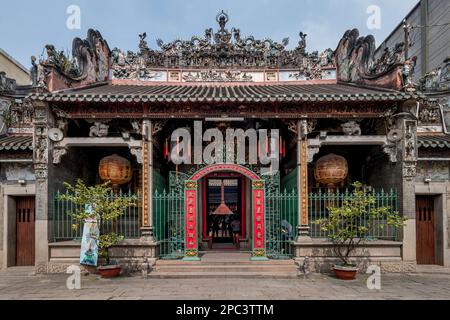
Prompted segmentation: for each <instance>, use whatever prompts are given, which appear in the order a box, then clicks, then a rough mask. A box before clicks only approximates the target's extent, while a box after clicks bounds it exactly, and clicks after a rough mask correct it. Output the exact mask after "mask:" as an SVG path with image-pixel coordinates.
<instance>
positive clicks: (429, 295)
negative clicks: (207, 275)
mask: <svg viewBox="0 0 450 320" xmlns="http://www.w3.org/2000/svg"><path fill="white" fill-rule="evenodd" d="M67 277H68V275H65V274H58V275H30V274H29V272H28V273H27V272H25V271H24V272H13V273H11V272H4V271H0V300H10V299H33V300H35V299H38V300H47V299H48V300H53V299H69V300H83V299H89V300H92V299H95V300H110V299H113V300H115V299H133V300H139V299H144V300H160V299H163V300H166V299H170V300H192V299H201V300H205V299H212V300H216V299H219V300H222V299H224V300H240V299H243V300H259V299H264V300H267V299H269V300H272V299H274V300H285V299H296V300H297V299H321V300H323V299H325V300H328V299H345V300H360V299H364V300H368V299H370V300H379V299H414V300H416V299H450V274H383V275H382V278H381V290H369V289H368V288H367V286H366V280H367V277H368V276H366V275H360V276H359V277H358V279H357V280H354V281H340V280H337V279H335V278H334V277H332V276H328V275H321V274H320V275H319V274H314V275H313V276H312V277H311V278H310V279H303V278H298V279H143V278H142V277H140V276H139V275H136V276H131V277H130V276H128V277H120V278H117V279H112V280H109V279H101V278H99V277H98V276H96V275H87V276H81V287H82V288H81V290H68V289H67V287H66V280H67Z"/></svg>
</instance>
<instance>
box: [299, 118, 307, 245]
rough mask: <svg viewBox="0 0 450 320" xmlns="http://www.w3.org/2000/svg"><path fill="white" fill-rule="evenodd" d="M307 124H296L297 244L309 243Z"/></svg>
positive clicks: (302, 122)
mask: <svg viewBox="0 0 450 320" xmlns="http://www.w3.org/2000/svg"><path fill="white" fill-rule="evenodd" d="M308 131H309V129H308V122H307V120H299V121H298V122H297V166H298V170H297V189H298V226H297V240H296V241H297V242H305V241H307V242H310V241H311V238H310V237H309V223H308Z"/></svg>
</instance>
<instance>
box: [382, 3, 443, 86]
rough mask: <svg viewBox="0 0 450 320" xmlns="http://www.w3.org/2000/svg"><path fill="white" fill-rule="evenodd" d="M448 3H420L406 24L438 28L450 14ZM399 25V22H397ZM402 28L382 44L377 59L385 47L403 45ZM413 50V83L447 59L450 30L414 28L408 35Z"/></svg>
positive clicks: (410, 52) (410, 53)
mask: <svg viewBox="0 0 450 320" xmlns="http://www.w3.org/2000/svg"><path fill="white" fill-rule="evenodd" d="M449 8H450V3H449V1H448V0H422V1H420V4H418V5H417V6H416V7H415V8H414V10H413V11H411V13H410V14H409V16H407V17H406V19H407V22H408V23H409V24H411V25H413V26H422V25H437V24H444V23H447V22H448V16H449V14H450V11H449V10H450V9H449ZM399 23H400V21H399ZM404 37H405V35H404V31H403V27H402V24H399V26H398V27H397V28H396V29H395V30H394V31H393V32H392V34H391V35H390V36H389V37H388V38H387V39H386V40H384V42H383V43H382V44H381V45H380V47H379V48H378V49H377V52H376V57H380V56H381V55H382V54H383V50H384V49H385V48H386V47H389V48H392V47H394V46H395V44H396V43H399V42H403V41H404ZM411 40H412V47H411V48H410V49H409V54H408V55H409V56H410V57H412V56H417V65H416V68H415V70H414V80H415V81H417V80H418V79H419V78H421V77H422V76H424V75H425V74H426V73H428V72H430V71H432V70H433V69H436V68H437V67H438V66H439V65H442V63H443V61H444V59H445V58H447V57H448V56H449V55H450V47H449V46H448V43H449V42H450V27H449V26H448V25H447V26H440V27H430V28H415V29H413V30H412V31H411Z"/></svg>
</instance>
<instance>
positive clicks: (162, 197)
mask: <svg viewBox="0 0 450 320" xmlns="http://www.w3.org/2000/svg"><path fill="white" fill-rule="evenodd" d="M169 179H170V180H169V181H170V183H169V191H168V192H167V191H166V190H165V189H164V190H158V189H156V190H155V192H154V194H153V210H154V224H155V230H156V232H155V236H156V239H157V241H158V249H159V251H158V252H159V257H160V258H161V259H179V258H183V257H184V246H185V231H184V229H185V195H184V181H185V180H187V179H188V177H187V175H185V174H183V173H175V172H171V173H170V176H169Z"/></svg>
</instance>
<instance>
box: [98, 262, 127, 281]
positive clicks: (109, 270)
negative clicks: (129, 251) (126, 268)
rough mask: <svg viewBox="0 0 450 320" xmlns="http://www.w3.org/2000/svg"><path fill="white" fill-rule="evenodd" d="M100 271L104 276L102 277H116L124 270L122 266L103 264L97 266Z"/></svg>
mask: <svg viewBox="0 0 450 320" xmlns="http://www.w3.org/2000/svg"><path fill="white" fill-rule="evenodd" d="M97 270H98V273H99V274H100V275H101V276H102V278H116V277H118V276H119V275H120V272H121V271H122V267H120V266H116V265H113V266H103V267H98V268H97Z"/></svg>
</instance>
